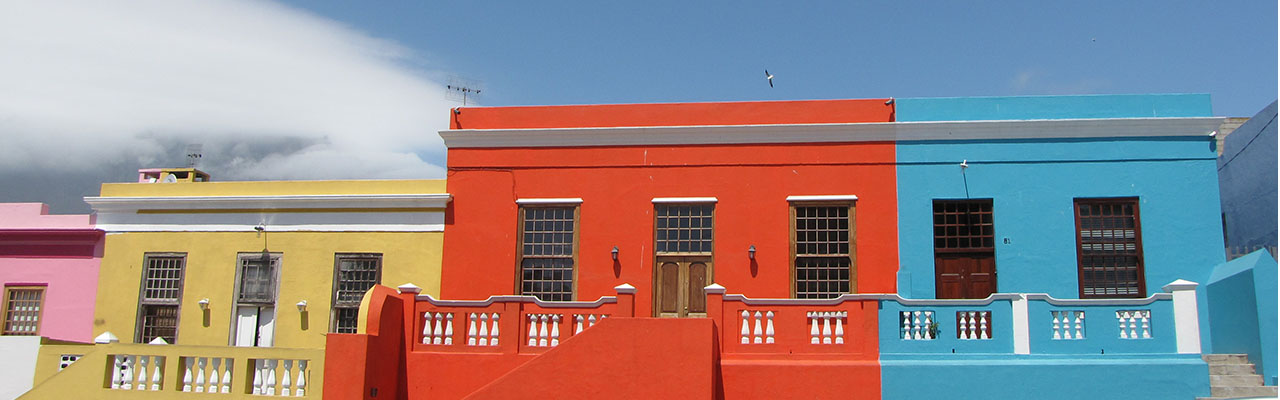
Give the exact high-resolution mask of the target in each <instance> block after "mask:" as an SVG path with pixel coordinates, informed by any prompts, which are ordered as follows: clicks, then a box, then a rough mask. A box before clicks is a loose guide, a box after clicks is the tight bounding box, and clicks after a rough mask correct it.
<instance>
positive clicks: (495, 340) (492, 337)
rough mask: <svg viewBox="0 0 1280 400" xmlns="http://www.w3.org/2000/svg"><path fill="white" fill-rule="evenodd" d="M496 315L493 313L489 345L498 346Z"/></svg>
mask: <svg viewBox="0 0 1280 400" xmlns="http://www.w3.org/2000/svg"><path fill="white" fill-rule="evenodd" d="M498 336H499V335H498V313H493V329H490V330H489V337H490V338H489V345H490V346H497V345H498Z"/></svg>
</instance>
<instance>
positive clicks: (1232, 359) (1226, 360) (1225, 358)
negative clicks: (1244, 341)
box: [1200, 354, 1249, 365]
mask: <svg viewBox="0 0 1280 400" xmlns="http://www.w3.org/2000/svg"><path fill="white" fill-rule="evenodd" d="M1200 358H1202V359H1204V362H1207V363H1210V364H1219V365H1221V364H1248V363H1249V356H1247V355H1244V354H1204V355H1201V356H1200Z"/></svg>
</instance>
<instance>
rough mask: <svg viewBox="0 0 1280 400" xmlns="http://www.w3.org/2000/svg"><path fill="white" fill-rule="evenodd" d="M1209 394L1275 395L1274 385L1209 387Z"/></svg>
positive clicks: (1225, 395) (1240, 395)
mask: <svg viewBox="0 0 1280 400" xmlns="http://www.w3.org/2000/svg"><path fill="white" fill-rule="evenodd" d="M1209 394H1211V395H1212V396H1213V397H1226V398H1231V397H1249V396H1271V397H1276V387H1275V386H1228V387H1211V388H1209Z"/></svg>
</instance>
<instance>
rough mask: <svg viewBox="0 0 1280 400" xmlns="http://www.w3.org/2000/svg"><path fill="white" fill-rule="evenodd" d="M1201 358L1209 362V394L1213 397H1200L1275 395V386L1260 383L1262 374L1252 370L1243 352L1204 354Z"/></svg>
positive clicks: (1252, 367)
mask: <svg viewBox="0 0 1280 400" xmlns="http://www.w3.org/2000/svg"><path fill="white" fill-rule="evenodd" d="M1201 358H1203V359H1204V361H1205V362H1207V363H1209V388H1210V391H1209V394H1210V395H1212V396H1213V397H1201V398H1200V399H1235V398H1241V397H1276V387H1275V386H1263V385H1262V375H1258V374H1257V373H1256V372H1255V371H1254V366H1253V364H1250V363H1249V357H1247V356H1245V355H1244V354H1205V355H1203V356H1201Z"/></svg>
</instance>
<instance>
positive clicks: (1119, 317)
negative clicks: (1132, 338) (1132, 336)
mask: <svg viewBox="0 0 1280 400" xmlns="http://www.w3.org/2000/svg"><path fill="white" fill-rule="evenodd" d="M1125 314H1128V313H1127V312H1125V311H1116V321H1118V322H1119V323H1120V338H1121V339H1128V338H1129V329H1127V328H1126V327H1125V326H1124V325H1125V323H1127V322H1128V321H1126V315H1125Z"/></svg>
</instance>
